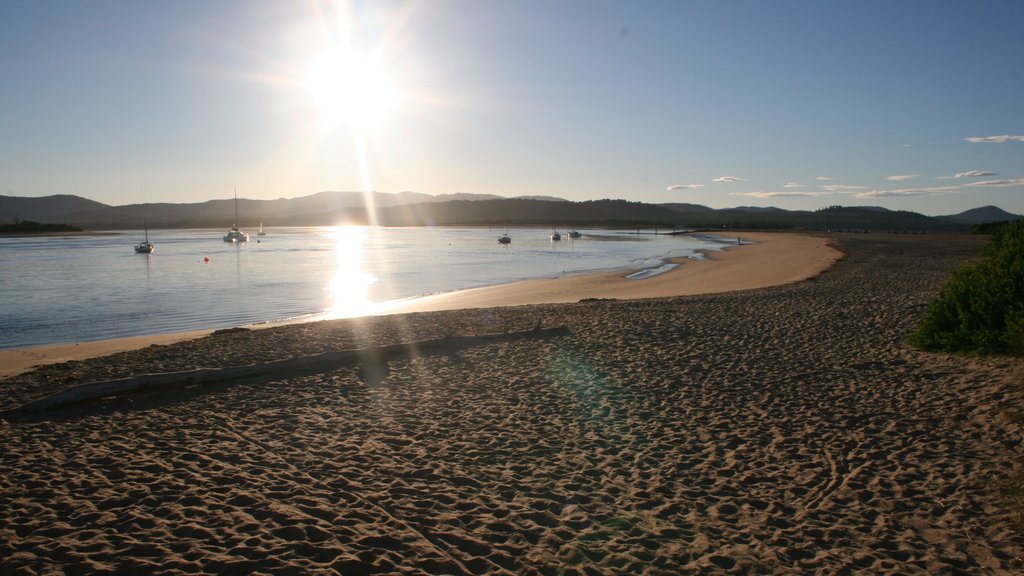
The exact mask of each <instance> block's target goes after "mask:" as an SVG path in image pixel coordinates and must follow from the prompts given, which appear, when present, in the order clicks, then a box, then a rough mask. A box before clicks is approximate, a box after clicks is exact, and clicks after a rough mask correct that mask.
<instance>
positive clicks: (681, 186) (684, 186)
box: [665, 184, 704, 190]
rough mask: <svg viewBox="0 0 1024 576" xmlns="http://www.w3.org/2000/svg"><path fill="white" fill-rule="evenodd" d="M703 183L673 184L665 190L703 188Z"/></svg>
mask: <svg viewBox="0 0 1024 576" xmlns="http://www.w3.org/2000/svg"><path fill="white" fill-rule="evenodd" d="M703 187H704V185H703V184H673V185H671V186H669V187H668V188H665V190H690V189H693V188H703Z"/></svg>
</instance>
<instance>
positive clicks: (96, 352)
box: [0, 232, 842, 380]
mask: <svg viewBox="0 0 1024 576" xmlns="http://www.w3.org/2000/svg"><path fill="white" fill-rule="evenodd" d="M742 238H743V239H744V240H752V241H753V243H751V244H742V245H739V246H728V247H726V249H723V250H716V251H705V252H702V253H703V255H704V258H703V259H700V260H697V259H691V258H685V257H684V258H673V259H670V260H669V261H668V262H669V263H673V264H677V266H676V267H675V268H674V269H672V270H669V271H667V272H664V273H661V274H657V275H654V276H650V277H647V278H643V279H639V280H630V279H627V278H626V276H627V275H629V274H630V273H633V272H635V270H618V271H612V272H600V273H596V274H584V275H569V276H563V277H559V278H544V279H536V280H522V281H518V282H512V283H509V284H499V285H494V286H484V287H480V288H470V289H466V290H457V291H454V292H445V293H442V294H434V295H430V296H422V297H417V298H412V299H408V300H400V301H396V302H391V303H384V304H382V305H380V306H378V307H375V308H374V310H372V311H368V312H367V313H366V314H364V315H363V316H384V315H392V314H408V313H413V312H433V311H441V310H457V309H472V308H493V307H499V306H523V305H534V304H563V303H571V302H579V301H580V300H594V299H606V300H636V299H647V298H668V297H676V296H692V295H697V294H714V293H721V292H735V291H741V290H753V289H757V288H766V287H769V286H777V285H780V284H788V283H791V282H799V281H801V280H806V279H808V278H812V277H814V276H817V275H818V274H820V273H821V272H823V271H825V270H827V269H828V268H829V267H831V266H832V265H833V264H834V263H835V262H836V261H837V260H838V259H839V258H841V257H842V253H841V252H840V251H839V250H837V249H836V248H835V247H833V246H832V245H831V244H830V241H829V239H828V238H826V237H824V236H817V235H810V234H798V233H792V232H749V233H744V234H743V235H742ZM736 248H742V249H741V250H737V249H736ZM340 319H341V318H324V317H323V316H322V315H313V316H311V317H309V318H308V319H302V320H298V321H294V320H293V321H281V322H263V323H259V324H250V325H247V326H245V328H249V329H255V330H259V329H264V328H271V327H275V326H282V325H289V324H305V323H310V322H322V321H328V320H340ZM213 332H214V329H213V328H210V329H201V330H194V331H187V332H174V333H166V334H150V335H141V336H131V337H127V338H116V339H109V340H96V341H90V342H76V343H67V344H49V345H44V346H33V347H27V348H14V349H10V350H0V380H4V379H7V378H10V377H12V376H16V375H18V374H21V373H23V372H26V371H29V370H31V369H32V368H34V367H36V366H40V365H46V364H55V363H60V362H69V361H75V360H86V359H89V358H95V357H99V356H107V355H110V354H114V353H117V352H126V351H129V350H138V349H140V348H145V347H148V346H154V345H156V346H163V345H168V344H174V343H176V342H182V341H185V340H193V339H196V338H202V337H205V336H209V335H210V334H212V333H213Z"/></svg>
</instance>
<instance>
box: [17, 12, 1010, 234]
mask: <svg viewBox="0 0 1024 576" xmlns="http://www.w3.org/2000/svg"><path fill="white" fill-rule="evenodd" d="M1022 22H1024V2H1021V1H1018V0H1003V1H992V0H973V1H970V2H963V1H945V0H904V1H900V2H892V1H891V0H860V1H852V0H851V1H846V2H841V1H835V2H817V1H812V0H801V1H795V0H775V1H772V2H764V1H763V0H750V1H740V0H738V1H732V0H723V1H717V0H673V1H664V2H657V1H635V2H634V1H598V0H586V1H570V0H564V1H562V0H539V1H534V0H517V1H514V2H509V1H498V0H429V1H418V2H387V1H374V2H323V1H317V0H295V1H288V0H276V1H260V0H176V1H174V2H157V1H130V0H120V1H114V0H102V1H101V0H75V1H71V0H66V1H65V0H52V1H47V2H38V1H34V0H0V79H2V88H0V195H7V196H28V197H39V196H48V195H52V194H76V195H79V196H83V197H86V198H89V199H92V200H96V201H98V202H103V203H105V204H111V205H124V204H136V203H150V202H172V203H186V202H203V201H206V200H210V199H217V198H230V197H231V196H232V194H233V191H235V190H237V193H238V196H239V197H241V198H253V199H275V198H294V197H300V196H306V195H310V194H314V193H316V192H321V191H325V190H362V191H365V190H376V191H379V192H391V193H395V192H402V191H415V192H422V193H427V194H434V195H438V194H453V193H479V194H497V195H501V196H509V197H512V196H525V195H529V196H538V195H541V196H556V197H561V198H565V199H568V200H574V201H580V200H596V199H603V198H624V199H627V200H633V201H642V202H651V203H662V202H687V203H695V204H703V205H706V206H710V207H713V208H727V207H735V206H776V207H779V208H785V209H789V210H798V209H799V210H814V209H818V208H823V207H827V206H832V205H842V206H862V205H863V206H883V207H885V208H889V209H893V210H912V211H915V212H920V213H923V214H928V215H943V214H955V213H958V212H961V211H964V210H967V209H971V208H975V207H979V206H985V205H995V206H999V207H1000V208H1003V209H1004V210H1007V211H1010V212H1013V213H1017V214H1024V105H1022V104H1021V103H1022V102H1024V96H1022V95H1024V66H1022V63H1024V34H1021V23H1022Z"/></svg>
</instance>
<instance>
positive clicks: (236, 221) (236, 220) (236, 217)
mask: <svg viewBox="0 0 1024 576" xmlns="http://www.w3.org/2000/svg"><path fill="white" fill-rule="evenodd" d="M235 226H236V227H237V226H238V186H235Z"/></svg>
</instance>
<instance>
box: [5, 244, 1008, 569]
mask: <svg viewBox="0 0 1024 576" xmlns="http://www.w3.org/2000/svg"><path fill="white" fill-rule="evenodd" d="M765 236H766V238H764V240H766V241H765V242H763V243H760V244H757V245H751V246H742V247H739V248H738V249H736V250H730V251H726V252H724V253H721V254H715V255H713V258H715V259H716V261H714V262H685V263H683V264H682V266H680V268H679V269H677V270H675V271H673V272H671V273H668V274H664V275H662V276H660V277H655V278H650V279H647V280H643V281H640V282H636V283H633V284H629V285H627V286H628V287H630V288H631V289H633V290H636V291H635V292H633V293H626V292H622V291H621V290H619V291H616V290H614V289H612V288H608V289H607V290H608V291H607V292H601V290H604V288H601V286H606V285H609V284H611V285H614V284H615V283H617V282H625V281H622V280H621V278H616V277H612V276H609V277H607V278H604V279H603V280H602V281H600V282H598V281H595V279H593V278H591V279H590V280H587V281H585V282H584V281H582V280H581V279H574V278H568V279H559V280H552V281H538V282H536V283H530V284H529V285H522V286H515V287H501V288H493V289H481V290H480V291H479V292H476V293H475V294H464V295H462V296H458V297H457V298H462V299H463V300H459V301H458V302H457V303H455V304H453V303H452V302H451V301H450V300H449V301H448V302H444V303H439V302H431V303H420V304H422V305H423V306H424V308H423V310H428V309H429V307H430V306H441V307H443V306H448V307H454V308H458V309H452V310H434V311H421V312H409V313H405V314H395V315H386V316H373V317H365V318H357V319H351V320H336V321H329V322H316V323H306V324H296V325H290V326H278V327H268V328H265V329H261V330H249V331H235V332H230V333H222V334H216V335H210V336H206V337H202V338H192V339H187V340H182V341H178V342H173V343H167V344H164V345H147V346H146V347H144V348H138V349H132V350H126V351H121V352H116V353H113V354H109V355H104V356H100V357H94V358H88V359H78V360H74V361H70V362H62V363H51V364H46V363H45V362H47V361H48V359H47V358H41V359H40V358H37V359H36V360H38V362H37V363H44V365H41V366H40V367H38V368H36V369H33V370H31V371H28V372H24V373H21V374H17V375H14V376H11V377H9V378H6V379H4V380H0V411H5V413H4V419H2V420H0V436H2V438H3V445H4V450H3V451H2V452H0V466H2V467H3V469H4V470H5V473H4V474H2V475H0V574H8V573H10V574H50V573H97V574H137V573H154V574H256V573H263V574H345V575H348V574H390V573H397V574H544V575H548V574H550V575H562V574H564V575H569V574H640V573H645V574H666V575H667V574H703V573H723V574H888V575H896V574H1020V573H1021V572H1022V571H1024V532H1022V530H1021V525H1020V524H1019V522H1020V519H1019V518H1017V517H1015V516H1014V515H1013V514H1012V513H1011V512H1010V511H1009V510H1008V509H1007V507H1006V505H1005V503H1004V502H1003V501H1002V499H1001V498H1000V495H999V490H998V486H999V482H1000V481H1001V479H1004V478H1006V477H1007V476H1009V475H1011V474H1013V473H1015V472H1021V462H1022V461H1024V458H1022V457H1024V445H1022V440H1024V437H1022V432H1024V429H1022V425H1021V422H1022V419H1021V417H1020V414H1024V397H1022V389H1021V384H1020V383H1021V376H1022V371H1021V365H1020V361H1019V360H1016V359H1010V358H963V357H956V356H949V355H939V354H929V353H923V352H918V351H915V350H913V349H911V348H909V347H908V346H907V345H906V342H905V339H906V336H907V334H908V333H909V332H910V331H911V330H912V329H913V328H914V326H915V323H916V321H917V319H918V318H919V317H920V315H921V314H922V312H923V311H924V309H925V306H926V305H927V302H928V301H929V299H930V298H931V297H932V295H933V294H934V293H935V292H936V290H937V289H938V287H939V286H940V285H941V284H942V282H943V281H944V280H945V279H946V277H947V276H948V274H949V272H950V271H951V270H952V269H953V268H954V267H955V266H957V265H959V264H962V263H964V262H967V261H969V260H971V259H973V258H976V257H977V256H978V255H979V253H980V250H981V246H982V245H983V243H984V240H985V239H984V238H979V237H963V236H931V235H922V236H913V235H899V236H897V235H893V236H889V235H879V234H860V235H857V234H853V235H846V234H841V235H831V236H829V237H822V238H817V237H814V236H803V235H779V236H774V235H765ZM790 236H792V237H794V238H798V239H799V238H805V239H806V238H810V239H812V241H813V242H815V243H817V244H815V246H816V247H815V248H814V249H807V250H800V249H797V248H796V247H794V248H793V249H792V250H791V251H790V250H780V251H779V252H780V253H781V254H783V256H787V255H788V257H782V258H780V259H778V260H777V261H770V259H769V258H768V254H769V252H758V251H757V250H758V246H762V247H768V246H769V244H770V242H771V241H772V238H773V237H774V238H777V239H778V240H777V241H779V242H782V241H786V238H788V237H790ZM744 237H745V238H746V237H747V236H746V235H745V236H744ZM829 243H834V244H835V245H836V246H838V247H839V248H840V249H841V250H842V253H843V255H844V256H843V257H842V258H841V259H840V260H838V261H837V262H835V264H834V265H831V266H830V264H831V262H832V261H833V260H834V259H835V257H836V253H833V252H830V251H829V250H827V249H823V248H827V246H828V245H829ZM794 246H797V245H794ZM799 246H804V247H805V248H806V247H807V246H809V245H805V244H800V245H799ZM776 248H778V245H776ZM744 254H745V255H744ZM802 255H809V256H808V257H807V258H802V257H801V256H802ZM815 255H816V256H815ZM815 258H816V259H815ZM811 260H814V265H811V262H810V261H811ZM783 268H785V273H784V274H783V270H782V269H783ZM822 270H825V271H824V272H822ZM769 272H770V273H769ZM717 274H722V275H723V276H721V277H718V278H714V275H717ZM702 275H705V276H702ZM701 277H704V278H709V279H707V280H706V281H707V282H708V283H709V284H707V285H705V287H704V288H703V289H701V288H700V286H699V284H700V282H702V281H704V280H700V278H701ZM780 277H784V278H785V279H784V282H785V283H782V284H779V282H778V278H780ZM758 278H759V279H760V283H758ZM650 281H656V282H657V283H662V282H663V283H665V284H666V286H668V285H671V286H673V287H675V288H676V289H677V290H696V292H686V291H681V292H675V293H666V292H665V290H667V288H666V286H662V287H660V288H650V286H652V284H645V283H647V282H650ZM559 282H569V283H572V282H577V283H578V284H577V285H576V286H575V287H574V288H565V287H564V286H561V285H558V287H556V285H557V283H559ZM729 282H742V283H739V284H729ZM744 283H745V284H744ZM683 285H688V286H687V287H686V288H685V289H684V288H681V286H683ZM709 285H713V287H712V288H711V289H708V288H707V286H709ZM639 286H646V287H643V288H638V287H639ZM714 287H718V288H720V289H722V290H723V291H721V292H718V293H709V292H714ZM619 288H620V289H621V288H622V287H621V286H620V287H619ZM506 290H508V292H506ZM586 290H592V291H586ZM644 290H653V292H651V293H645V292H644ZM552 291H555V292H563V291H564V292H565V299H564V300H555V299H552V298H551V294H552ZM513 294H518V295H519V296H518V297H519V298H521V300H516V299H515V297H514V296H513ZM652 295H653V296H658V297H652ZM450 298H456V296H454V295H453V296H451V297H450ZM473 298H478V299H477V300H472V301H470V300H471V299H473ZM533 298H540V300H539V301H541V302H543V301H547V302H554V303H544V304H539V303H538V304H532V302H536V301H538V300H533ZM488 299H490V300H488ZM581 299H587V301H585V302H579V300H581ZM477 304H479V306H478V305H477ZM538 324H540V325H541V326H544V327H565V328H567V329H568V334H566V335H560V336H556V337H551V338H544V339H534V338H528V337H527V338H522V339H511V340H507V341H501V342H490V343H484V344H481V345H478V346H466V347H460V348H458V349H457V350H448V351H443V350H442V351H440V352H429V353H428V352H424V353H418V352H417V351H416V350H415V349H413V350H411V351H410V352H409V353H408V354H399V355H396V356H394V357H390V358H388V359H386V360H381V359H380V358H379V357H375V356H374V354H373V353H372V350H373V348H372V347H375V346H385V345H391V344H396V343H402V342H415V341H424V340H429V339H436V338H443V337H446V336H452V335H459V336H471V335H481V334H494V333H503V332H516V331H524V330H529V329H531V328H532V327H535V326H537V325H538ZM136 344H137V343H136ZM154 344H157V343H154ZM354 349H367V350H368V351H367V352H366V353H365V354H364V356H363V357H364V359H363V360H362V361H357V362H351V363H342V364H338V365H337V366H331V367H328V368H323V367H320V368H318V369H316V370H296V371H295V372H294V373H281V372H279V371H278V372H270V371H268V372H267V373H266V375H264V376H259V377H247V378H243V379H238V380H232V381H225V382H220V383H216V384H213V385H202V386H200V385H193V386H190V387H184V388H173V389H171V388H168V389H165V390H157V391H154V392H150V393H145V394H131V395H124V396H117V397H110V398H106V399H103V400H99V401H95V402H90V403H87V404H82V405H77V406H72V407H69V408H67V409H65V410H62V411H56V412H50V413H43V414H35V413H19V412H17V409H18V407H20V406H22V405H23V404H25V403H26V402H29V401H31V400H34V399H38V398H41V397H44V396H47V395H49V394H53V393H55V392H58V391H60V390H63V389H66V388H68V387H71V386H75V385H77V384H82V383H87V382H96V381H104V380H113V379H119V378H128V377H132V376H139V375H143V374H151V373H161V372H174V371H182V370H195V369H199V368H222V367H232V366H242V365H252V364H261V363H267V362H273V361H275V360H280V359H282V358H291V357H300V356H309V355H314V354H319V353H322V352H324V351H332V350H354ZM62 358H68V357H66V356H65V357H62ZM370 368H373V369H372V370H371V369H370Z"/></svg>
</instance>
